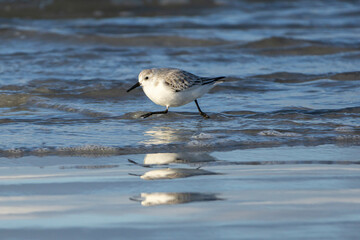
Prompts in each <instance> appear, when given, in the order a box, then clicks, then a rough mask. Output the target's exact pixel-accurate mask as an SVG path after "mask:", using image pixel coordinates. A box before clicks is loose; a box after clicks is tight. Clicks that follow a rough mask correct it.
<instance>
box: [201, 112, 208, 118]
mask: <svg viewBox="0 0 360 240" xmlns="http://www.w3.org/2000/svg"><path fill="white" fill-rule="evenodd" d="M200 115H201V116H202V117H203V118H210V116H209V115H207V114H206V113H204V112H200Z"/></svg>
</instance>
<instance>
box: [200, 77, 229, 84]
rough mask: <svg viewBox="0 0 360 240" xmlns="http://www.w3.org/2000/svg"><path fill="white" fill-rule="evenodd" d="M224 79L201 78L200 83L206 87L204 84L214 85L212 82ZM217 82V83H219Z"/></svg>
mask: <svg viewBox="0 0 360 240" xmlns="http://www.w3.org/2000/svg"><path fill="white" fill-rule="evenodd" d="M223 78H226V77H216V78H203V79H202V83H201V85H206V84H210V83H214V82H219V80H220V79H223ZM220 82H221V81H220ZM220 82H219V83H220Z"/></svg>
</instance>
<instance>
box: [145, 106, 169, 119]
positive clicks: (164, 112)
mask: <svg viewBox="0 0 360 240" xmlns="http://www.w3.org/2000/svg"><path fill="white" fill-rule="evenodd" d="M168 111H169V107H166V110H165V111H160V112H149V113H145V114H143V115H141V116H140V117H141V118H147V117H150V116H151V115H153V114H166V113H168Z"/></svg>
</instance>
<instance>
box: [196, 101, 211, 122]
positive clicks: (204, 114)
mask: <svg viewBox="0 0 360 240" xmlns="http://www.w3.org/2000/svg"><path fill="white" fill-rule="evenodd" d="M195 104H196V106H197V108H198V110H199V113H200V115H201V116H203V118H210V117H209V115H207V114H206V113H204V112H203V111H201V109H200V107H199V104H198V102H197V99H195Z"/></svg>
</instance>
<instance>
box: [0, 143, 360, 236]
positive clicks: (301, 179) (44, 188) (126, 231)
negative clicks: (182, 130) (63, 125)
mask: <svg viewBox="0 0 360 240" xmlns="http://www.w3.org/2000/svg"><path fill="white" fill-rule="evenodd" d="M357 151H358V149H357V148H356V147H338V146H334V145H323V146H317V147H301V146H300V147H279V148H276V149H274V148H259V149H247V150H246V149H245V150H244V149H243V150H235V151H229V152H212V153H207V152H194V153H158V154H147V155H144V154H137V155H119V156H110V157H59V156H46V157H36V156H29V157H23V158H17V159H6V158H2V159H1V165H0V175H1V182H0V191H1V193H2V194H1V197H0V202H1V207H0V232H1V237H2V239H49V236H51V238H52V239H64V238H67V239H72V238H77V239H79V238H81V239H99V238H100V237H101V238H106V239H119V238H120V239H123V238H142V239H169V238H171V239H184V238H187V239H189V238H191V239H194V238H200V239H279V238H284V239H304V238H311V239H325V238H326V239H340V238H341V239H355V238H356V236H357V235H358V226H359V222H360V217H359V216H360V210H359V209H360V200H359V199H360V185H359V179H360V165H359V164H360V161H358V158H357V157H356V153H357ZM129 159H130V160H129ZM169 170H171V173H172V174H170V175H168V174H167V173H168V172H169ZM174 173H176V174H174ZM146 175H148V176H149V175H151V176H152V178H145V177H144V176H146Z"/></svg>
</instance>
